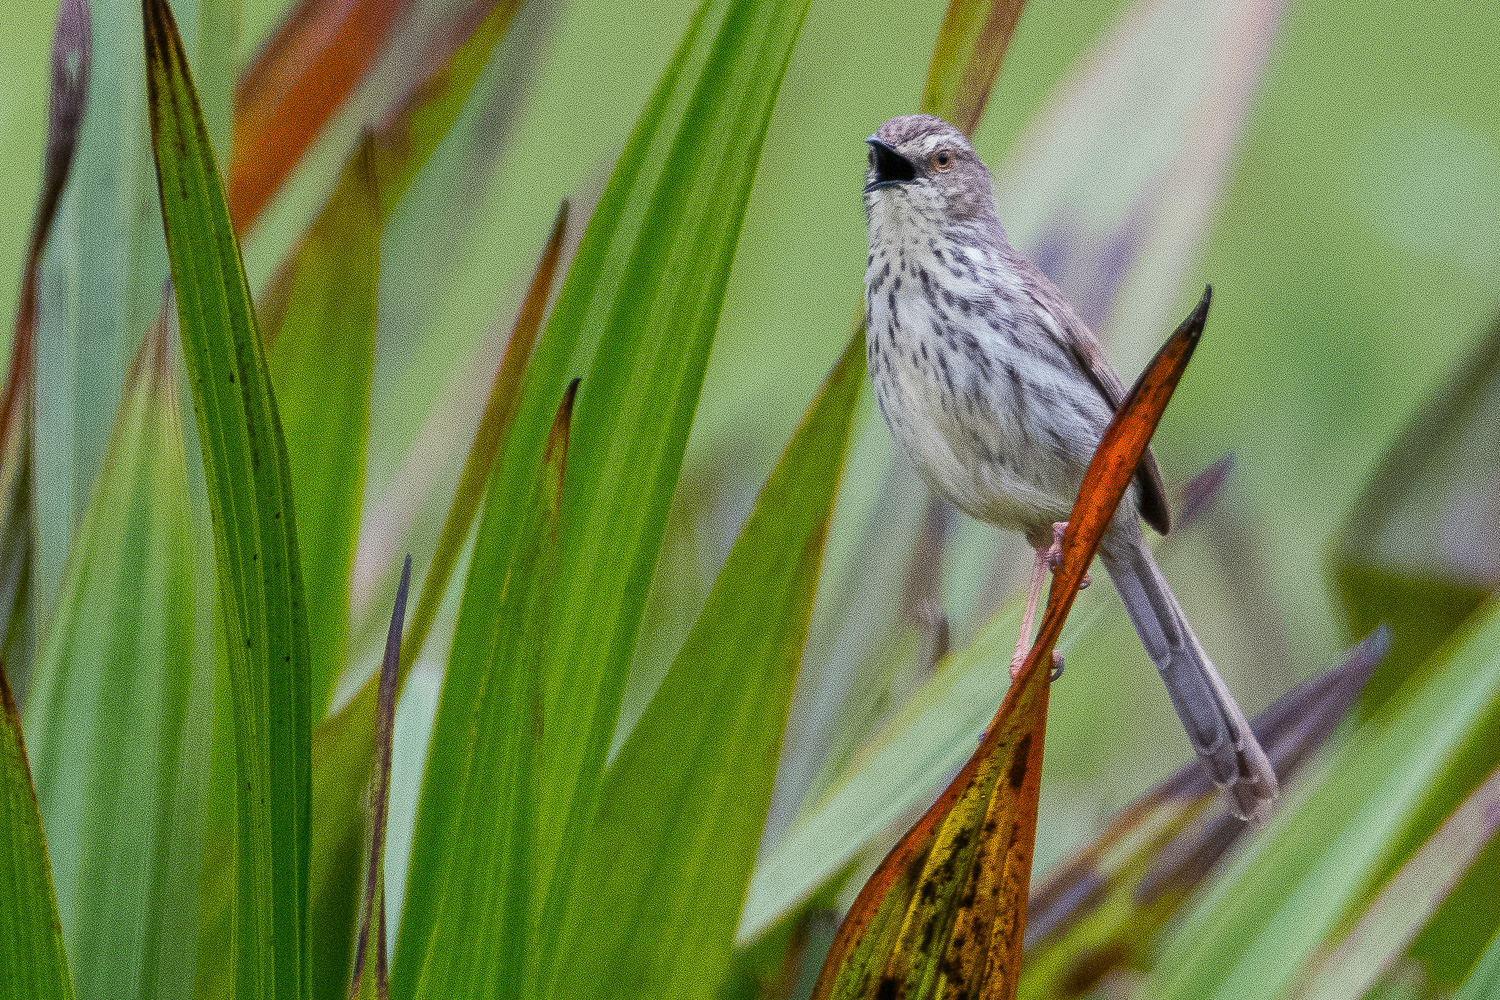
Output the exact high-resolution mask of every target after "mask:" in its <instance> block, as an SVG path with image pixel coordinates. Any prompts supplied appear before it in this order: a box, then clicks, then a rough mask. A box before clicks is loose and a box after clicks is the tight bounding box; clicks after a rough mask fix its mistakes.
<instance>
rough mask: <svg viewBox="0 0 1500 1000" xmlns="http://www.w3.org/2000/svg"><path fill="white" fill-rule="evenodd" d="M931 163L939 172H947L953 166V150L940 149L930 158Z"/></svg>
mask: <svg viewBox="0 0 1500 1000" xmlns="http://www.w3.org/2000/svg"><path fill="white" fill-rule="evenodd" d="M932 162H933V163H934V164H935V165H936V166H937V168H938V169H939V170H947V169H948V168H949V167H951V166H953V150H951V149H940V150H938V151H937V152H936V153H934V154H933V156H932Z"/></svg>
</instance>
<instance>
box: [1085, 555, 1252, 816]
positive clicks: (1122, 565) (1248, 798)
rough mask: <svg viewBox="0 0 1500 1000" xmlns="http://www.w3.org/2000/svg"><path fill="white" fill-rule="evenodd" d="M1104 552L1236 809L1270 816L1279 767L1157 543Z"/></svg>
mask: <svg viewBox="0 0 1500 1000" xmlns="http://www.w3.org/2000/svg"><path fill="white" fill-rule="evenodd" d="M1100 556H1101V559H1102V560H1103V562H1104V566H1105V569H1107V570H1108V571H1109V575H1110V578H1111V579H1112V580H1113V581H1114V584H1115V589H1116V590H1118V591H1119V593H1120V597H1121V599H1122V600H1123V601H1124V602H1125V610H1126V612H1127V613H1128V614H1129V615H1130V620H1131V622H1132V623H1134V625H1135V630H1136V632H1138V633H1139V634H1140V637H1141V642H1142V643H1143V644H1144V645H1145V647H1146V652H1147V653H1148V654H1149V655H1150V657H1151V660H1152V662H1154V663H1155V664H1156V669H1157V670H1158V671H1159V672H1160V673H1161V679H1162V681H1164V682H1165V683H1166V685H1167V694H1168V695H1169V696H1170V697H1171V699H1172V707H1173V708H1175V709H1177V716H1178V718H1180V719H1182V725H1183V727H1184V728H1185V729H1187V733H1188V737H1189V739H1191V740H1192V742H1193V749H1194V750H1196V751H1198V756H1199V757H1200V758H1202V760H1203V766H1204V767H1206V768H1207V769H1208V773H1209V774H1210V775H1211V776H1212V777H1213V779H1214V783H1215V784H1217V785H1218V786H1219V787H1220V788H1222V789H1224V791H1225V793H1226V794H1227V795H1228V797H1229V802H1230V808H1231V809H1232V810H1233V811H1234V813H1235V815H1237V816H1239V817H1240V818H1241V819H1249V820H1255V821H1256V822H1263V821H1264V820H1265V819H1266V818H1268V817H1269V816H1270V814H1271V803H1272V801H1273V800H1274V799H1275V798H1276V772H1275V771H1274V770H1273V769H1272V767H1271V762H1270V760H1269V759H1268V758H1267V757H1266V752H1265V751H1264V750H1262V749H1261V747H1260V743H1259V742H1258V741H1257V740H1256V739H1255V734H1254V733H1253V732H1251V730H1250V724H1249V723H1248V722H1246V721H1245V713H1244V712H1242V711H1240V706H1239V705H1238V704H1236V703H1235V700H1234V695H1232V694H1230V693H1229V688H1228V686H1227V685H1225V683H1224V679H1223V678H1222V677H1220V676H1219V672H1218V670H1216V669H1214V665H1213V661H1212V660H1210V659H1209V658H1208V654H1206V653H1205V652H1204V651H1203V646H1202V644H1201V643H1200V642H1199V641H1198V637H1197V636H1196V635H1194V634H1193V629H1192V627H1191V626H1190V625H1188V621H1187V617H1186V616H1185V615H1184V614H1183V613H1182V606H1181V605H1180V604H1178V603H1177V596H1176V595H1175V594H1173V593H1172V588H1171V587H1169V586H1167V581H1166V580H1165V579H1163V577H1162V575H1161V570H1160V569H1158V568H1157V566H1156V561H1155V560H1154V559H1152V558H1151V552H1150V550H1149V549H1147V548H1146V546H1145V544H1144V542H1137V543H1135V544H1132V545H1126V546H1121V547H1120V548H1119V550H1117V551H1113V552H1109V551H1106V552H1101V553H1100Z"/></svg>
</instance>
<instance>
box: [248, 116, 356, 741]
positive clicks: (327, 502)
mask: <svg viewBox="0 0 1500 1000" xmlns="http://www.w3.org/2000/svg"><path fill="white" fill-rule="evenodd" d="M379 212H380V196H379V192H378V191H377V190H376V185H375V175H374V151H373V146H372V145H371V144H369V143H367V144H366V145H365V146H364V147H362V149H361V150H360V152H359V153H357V154H356V155H355V156H354V158H353V159H352V160H351V161H350V163H349V166H348V169H346V170H345V172H344V176H343V178H342V179H341V180H340V182H339V186H338V188H337V190H335V191H334V193H333V196H332V197H331V198H330V199H329V202H328V204H327V206H325V207H324V209H323V212H322V214H321V215H319V217H318V219H317V220H316V221H315V222H314V223H313V225H312V227H311V229H310V230H309V231H308V234H307V238H306V240H305V242H304V243H303V244H302V247H301V249H300V251H299V252H298V253H297V256H296V259H295V261H294V262H293V264H292V277H291V290H290V293H289V298H288V301H287V306H286V311H285V313H284V314H283V317H282V322H281V329H280V330H279V331H278V332H277V334H276V337H275V339H274V340H273V341H272V342H271V348H270V352H269V358H268V360H269V363H270V370H271V380H272V383H273V385H274V387H275V392H276V401H277V406H278V410H279V413H280V415H281V423H282V428H283V431H284V434H285V440H286V443H287V453H288V460H289V462H290V466H291V472H292V487H293V489H294V490H295V491H296V496H297V521H298V525H299V528H300V531H299V538H300V539H304V540H305V541H304V543H303V544H302V546H301V553H302V573H303V585H304V588H305V591H306V595H307V617H308V626H309V631H310V637H311V655H312V661H311V662H312V677H311V681H310V686H311V694H310V696H309V704H310V705H311V706H312V710H313V712H314V713H315V714H316V715H317V716H318V717H319V718H321V717H322V715H323V713H324V712H325V711H326V710H327V707H328V700H329V695H330V694H331V692H332V689H333V684H334V681H335V680H336V679H337V678H338V675H339V673H340V671H341V670H342V669H343V667H344V649H345V641H346V632H347V630H348V620H349V574H350V571H351V570H352V568H353V565H354V547H355V542H356V540H357V534H358V531H359V513H360V505H361V503H362V502H363V500H364V479H365V441H366V438H367V436H368V432H369V425H370V384H371V379H372V377H373V372H374V366H375V304H376V295H377V292H378V289H379V281H380V215H379Z"/></svg>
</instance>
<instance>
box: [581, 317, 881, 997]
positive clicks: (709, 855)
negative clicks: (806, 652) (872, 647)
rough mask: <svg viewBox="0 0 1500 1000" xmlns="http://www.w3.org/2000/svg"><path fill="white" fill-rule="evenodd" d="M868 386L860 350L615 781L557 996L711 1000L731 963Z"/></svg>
mask: <svg viewBox="0 0 1500 1000" xmlns="http://www.w3.org/2000/svg"><path fill="white" fill-rule="evenodd" d="M863 378H864V343H863V340H862V339H861V338H855V339H851V341H850V343H849V346H848V347H847V348H846V349H845V351H844V354H843V356H842V358H841V359H840V361H839V363H838V365H837V367H836V368H835V369H834V370H833V372H832V374H831V375H830V376H829V379H828V382H827V383H826V384H825V386H824V388H823V391H822V392H821V393H820V395H819V397H818V399H817V400H816V401H815V402H814V403H813V406H812V408H811V409H810V410H809V411H808V414H807V416H806V417H805V418H804V421H803V424H802V426H801V427H800V428H799V430H798V432H797V434H796V436H794V437H793V439H792V441H791V443H790V444H789V445H788V446H787V449H786V452H785V453H784V455H783V457H782V460H781V462H780V463H779V464H778V465H777V468H776V471H775V472H773V473H772V475H771V478H770V480H769V481H768V482H767V483H766V487H765V490H764V491H763V492H762V494H761V498H760V501H759V502H758V503H757V505H756V508H755V511H754V513H752V514H751V516H750V520H749V522H748V523H747V524H746V526H745V528H744V530H743V531H742V532H741V533H740V537H739V540H738V541H737V542H736V544H735V546H734V549H733V550H732V552H731V553H730V556H729V561H728V562H727V563H726V564H725V567H724V569H723V571H722V572H721V573H720V574H719V578H718V582H717V584H716V585H715V587H714V590H713V593H712V595H711V596H710V597H709V600H708V604H707V606H706V607H705V608H704V610H703V613H702V615H701V616H700V617H699V619H698V623H697V625H696V626H695V627H694V629H693V632H692V634H691V636H690V637H689V638H688V640H687V643H686V644H685V645H684V647H683V649H682V651H681V653H680V654H679V655H678V657H677V660H676V662H675V663H674V664H673V666H672V668H671V669H670V670H669V671H668V673H667V676H666V679H665V680H664V681H663V683H662V686H661V689H660V690H659V691H658V692H657V695H656V698H655V699H654V700H653V701H652V703H651V705H650V707H649V708H647V710H646V713H645V715H643V716H642V718H641V720H640V723H639V724H638V725H637V727H636V729H635V731H634V732H633V733H632V734H631V736H630V738H629V739H628V740H627V741H626V743H625V746H624V748H623V749H622V750H621V751H620V755H619V757H618V758H617V759H616V760H615V761H614V763H613V765H612V766H611V768H610V770H609V771H608V773H607V774H606V776H605V780H604V787H603V791H602V793H601V797H600V804H599V812H598V816H597V818H596V820H595V823H594V827H593V830H592V832H591V836H590V840H589V842H588V845H587V848H586V855H585V858H584V860H583V862H582V863H581V864H580V865H579V866H578V867H577V868H576V870H575V878H576V879H577V885H576V886H575V889H574V892H573V894H572V896H573V898H574V899H575V900H576V901H577V905H576V907H575V909H574V911H573V913H572V914H570V917H571V920H570V923H569V933H568V936H567V937H566V938H565V939H564V942H565V943H563V944H562V945H561V948H560V953H561V954H564V955H567V956H570V957H569V959H568V960H567V961H565V962H560V963H557V968H558V969H559V971H560V974H561V978H560V983H559V985H558V986H557V988H555V989H554V991H553V992H554V994H556V995H561V996H568V997H578V998H583V997H591V996H598V997H606V996H615V995H618V994H619V993H620V992H624V993H626V994H630V995H641V996H654V997H691V996H701V995H704V993H705V992H707V991H709V990H711V989H713V988H714V987H716V986H717V985H718V984H719V982H720V980H721V979H722V978H723V976H724V974H725V972H726V970H727V968H728V966H729V960H730V954H731V950H732V945H733V938H734V928H735V923H736V921H737V920H738V918H739V912H740V907H741V903H742V901H743V899H744V895H745V887H746V884H747V883H748V882H749V878H750V868H751V863H752V860H753V858H754V855H755V846H756V843H757V842H758V840H759V837H760V831H761V826H762V824H763V823H764V821H765V814H766V809H767V807H768V805H769V803H770V797H771V783H772V780H773V778H774V777H775V770H776V761H777V757H778V752H779V749H780V744H781V736H782V729H783V726H784V724H785V720H786V710H787V703H788V701H789V700H790V697H791V691H792V680H793V678H794V677H795V675H796V670H797V666H798V664H799V663H800V661H801V655H802V646H803V642H804V640H805V638H806V634H807V626H808V620H809V618H810V616H811V613H812V600H813V595H814V593H815V591H816V589H817V580H818V573H819V569H820V568H821V562H822V554H823V542H824V540H825V538H826V534H827V529H828V522H829V519H830V517H831V516H832V512H833V501H834V497H835V494H836V492H837V486H838V482H839V478H840V471H841V468H842V465H843V458H844V453H845V449H846V446H847V443H848V435H849V427H850V422H851V419H852V416H853V411H854V403H855V400H856V399H857V398H858V394H859V389H860V385H861V381H862V379H863Z"/></svg>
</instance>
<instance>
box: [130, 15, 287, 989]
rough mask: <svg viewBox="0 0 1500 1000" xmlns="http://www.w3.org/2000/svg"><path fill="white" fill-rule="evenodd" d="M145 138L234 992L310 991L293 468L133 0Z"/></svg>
mask: <svg viewBox="0 0 1500 1000" xmlns="http://www.w3.org/2000/svg"><path fill="white" fill-rule="evenodd" d="M142 12H143V18H144V24H145V39H146V66H147V83H148V86H149V91H150V99H149V104H150V109H151V130H152V141H153V145H154V147H155V150H156V164H157V178H158V182H159V186H160V191H161V205H162V220H163V223H164V225H165V228H166V235H167V249H168V254H169V256H170V257H171V260H172V275H173V278H174V281H175V284H176V290H177V311H178V317H179V319H180V320H181V327H182V341H183V351H184V355H185V357H186V361H187V367H188V374H189V376H190V378H191V382H192V387H193V399H194V403H195V406H194V409H195V411H196V413H197V417H198V428H199V433H200V436H201V438H202V441H203V455H204V471H205V474H206V477H207V482H208V494H209V504H210V509H211V513H212V519H213V527H214V549H215V564H216V567H217V574H218V586H219V595H220V601H221V607H222V621H223V626H224V634H225V644H226V648H227V650H228V656H229V677H230V684H231V687H232V690H233V697H234V718H235V745H236V755H237V760H236V773H237V781H236V786H235V787H236V792H237V794H236V857H235V861H236V872H237V875H236V879H237V891H236V897H237V900H236V905H237V907H238V922H237V926H236V939H235V941H234V946H233V949H232V953H231V954H230V955H229V956H227V959H226V961H227V962H228V963H230V964H232V965H233V968H234V970H235V979H236V982H237V983H238V984H239V992H240V994H241V995H245V996H258V997H275V998H278V1000H279V998H290V997H302V996H305V995H306V993H307V992H308V983H309V968H308V964H309V963H308V933H307V931H308V926H307V882H308V842H309V839H310V829H309V827H310V822H309V820H310V816H309V773H308V766H309V764H308V761H309V756H308V754H309V745H308V744H309V708H308V672H309V662H308V661H309V653H308V633H307V617H306V608H305V606H304V604H303V595H302V579H301V568H300V564H299V563H300V560H299V555H298V552H297V537H296V528H295V526H294V523H293V513H292V503H291V482H290V479H291V476H290V472H289V469H288V463H287V453H286V447H285V444H284V443H283V441H282V437H281V426H280V423H279V421H278V420H277V416H276V405H275V402H274V399H273V397H272V392H271V386H270V379H269V377H268V375H267V371H266V363H265V358H264V356H263V353H262V348H261V341H260V334H259V332H258V330H257V328H256V323H255V313H254V310H253V308H252V307H251V303H250V295H249V290H248V289H247V287H246V285H245V277H244V272H243V269H242V267H241V265H240V255H239V248H238V245H237V243H236V242H235V238H234V230H233V228H232V226H231V225H230V220H229V209H228V205H227V203H226V202H225V199H224V192H223V188H222V187H221V185H220V182H219V177H218V171H217V169H216V168H215V166H214V158H213V151H212V149H211V148H210V145H209V142H208V134H207V131H206V129H205V127H204V124H203V116H202V114H201V112H200V111H199V108H198V102H197V98H196V96H195V94H194V91H193V85H192V81H191V78H190V76H189V72H188V65H187V58H186V54H185V53H184V52H183V49H182V43H181V39H180V38H179V36H178V33H177V28H176V24H175V23H174V21H173V18H172V13H171V10H170V9H169V8H168V6H167V4H166V0H143V4H142Z"/></svg>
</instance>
